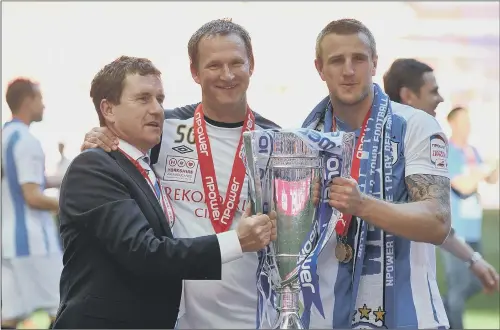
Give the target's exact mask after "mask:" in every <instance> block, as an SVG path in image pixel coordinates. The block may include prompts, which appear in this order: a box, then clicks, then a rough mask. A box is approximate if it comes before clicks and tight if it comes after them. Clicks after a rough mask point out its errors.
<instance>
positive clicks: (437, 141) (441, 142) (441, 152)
mask: <svg viewBox="0 0 500 330" xmlns="http://www.w3.org/2000/svg"><path fill="white" fill-rule="evenodd" d="M430 158H431V163H432V164H433V165H434V167H436V168H439V169H446V168H448V144H447V143H446V140H445V139H444V138H443V137H442V136H441V135H439V134H434V135H432V136H431V137H430Z"/></svg>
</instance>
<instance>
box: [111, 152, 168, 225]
mask: <svg viewBox="0 0 500 330" xmlns="http://www.w3.org/2000/svg"><path fill="white" fill-rule="evenodd" d="M118 150H119V151H120V152H121V153H122V154H124V155H125V157H127V158H128V160H130V161H131V162H132V164H134V166H135V167H136V168H137V170H138V171H139V172H140V173H141V174H142V176H143V177H144V179H146V181H147V182H148V183H149V185H150V186H151V188H152V189H153V191H154V193H155V196H156V198H157V199H158V202H160V203H161V206H162V209H163V211H164V212H166V214H165V215H166V217H167V221H168V224H169V226H170V228H172V226H173V225H174V222H175V213H174V208H173V207H172V204H171V203H170V200H169V199H168V198H167V197H166V196H165V195H164V194H163V193H162V190H161V188H160V183H159V182H158V180H156V183H157V184H158V191H157V190H156V188H155V185H154V184H153V182H152V181H151V178H150V177H149V175H148V173H147V172H146V170H145V169H144V167H142V166H141V164H139V162H138V161H137V160H135V159H133V158H132V157H130V156H129V155H128V154H127V153H126V152H125V151H123V150H122V149H120V148H118ZM158 194H159V195H158Z"/></svg>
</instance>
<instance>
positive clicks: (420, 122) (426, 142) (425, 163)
mask: <svg viewBox="0 0 500 330" xmlns="http://www.w3.org/2000/svg"><path fill="white" fill-rule="evenodd" d="M404 143H405V151H404V155H405V159H406V162H405V176H410V175H413V174H433V175H439V176H444V177H449V173H448V147H449V146H448V139H447V137H446V135H445V134H444V133H443V130H442V129H441V127H440V126H439V123H438V122H437V121H436V119H435V118H434V117H432V116H430V115H428V114H427V113H425V112H423V111H420V110H416V113H415V114H414V115H413V116H412V117H411V118H410V119H409V120H408V125H407V128H406V135H405V139H404Z"/></svg>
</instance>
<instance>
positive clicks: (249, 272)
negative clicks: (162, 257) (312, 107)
mask: <svg viewBox="0 0 500 330" xmlns="http://www.w3.org/2000/svg"><path fill="white" fill-rule="evenodd" d="M188 55H189V58H190V70H191V75H192V77H193V80H194V81H195V82H196V83H197V84H199V85H200V87H201V103H196V104H193V105H187V106H183V107H179V108H175V109H173V110H166V111H165V122H164V124H163V136H162V140H161V142H160V143H159V144H158V145H156V146H155V147H153V148H152V150H151V153H150V156H151V164H152V168H153V171H154V173H155V175H156V176H157V177H158V178H159V179H160V180H161V181H162V185H163V189H164V190H165V193H166V194H167V195H168V196H169V197H170V198H171V200H172V204H173V208H174V210H175V212H176V214H177V221H176V222H175V225H174V226H173V233H174V236H175V237H199V236H204V235H210V234H214V233H218V232H226V231H227V230H231V229H233V228H235V226H237V225H238V223H240V220H239V219H240V217H241V215H242V214H243V211H244V209H245V208H246V207H247V206H248V202H247V198H248V190H247V189H248V187H247V182H246V181H247V178H246V175H245V168H244V165H243V163H242V161H241V158H240V157H238V156H239V154H240V149H241V147H242V144H241V136H242V134H243V132H245V131H247V130H252V129H267V128H278V126H277V125H276V124H274V123H273V122H271V121H269V120H267V119H266V118H263V117H262V116H260V115H259V114H258V113H257V112H254V111H253V110H252V109H251V108H250V106H249V104H248V103H247V89H248V86H249V83H250V79H251V76H252V74H253V70H254V56H253V49H252V43H251V38H250V35H249V34H248V32H247V31H246V30H245V29H244V28H243V27H242V26H240V25H238V24H236V23H233V22H231V21H230V20H229V19H218V20H214V21H210V22H208V23H206V24H204V25H203V26H201V27H200V28H199V29H198V30H197V31H196V32H195V33H194V34H193V35H192V36H191V38H190V40H189V42H188ZM204 141H206V143H204ZM96 147H101V148H103V149H104V150H107V151H110V150H114V149H116V148H117V147H118V143H117V139H116V136H115V135H114V134H113V133H112V132H111V131H110V130H108V129H105V128H94V129H92V130H91V131H90V132H89V133H87V134H86V137H85V141H84V144H83V146H82V148H83V149H87V148H96ZM205 148H208V152H207V149H205ZM209 176H211V177H212V178H215V182H217V184H216V185H215V194H214V197H212V199H211V198H210V197H209V194H208V192H209V191H208V190H207V189H208V188H207V186H208V185H207V182H208V181H207V180H211V178H208V177H209ZM228 182H236V183H238V185H237V186H236V187H238V189H236V191H235V192H234V197H235V199H234V202H233V203H228V201H230V199H229V198H228V196H230V195H231V194H230V190H229V187H228ZM233 189H234V188H233ZM211 195H212V194H210V196H211ZM215 195H216V197H215ZM211 205H218V208H217V209H218V210H221V211H220V212H227V213H228V214H229V217H228V218H227V220H226V224H227V225H222V222H221V221H219V220H220V219H219V216H218V215H217V213H218V211H217V209H215V208H212V207H211ZM222 210H224V211H222ZM257 266H258V257H257V253H245V255H244V256H243V258H241V259H239V260H236V261H233V262H231V263H228V264H224V265H223V267H222V280H221V281H189V280H188V281H184V300H183V302H184V303H185V308H184V307H183V306H182V305H181V308H180V311H179V321H178V324H177V328H181V329H200V328H204V329H207V328H209V329H216V328H219V329H220V328H224V329H229V328H233V329H234V328H237V329H238V328H239V329H255V325H256V306H257V286H256V270H257Z"/></svg>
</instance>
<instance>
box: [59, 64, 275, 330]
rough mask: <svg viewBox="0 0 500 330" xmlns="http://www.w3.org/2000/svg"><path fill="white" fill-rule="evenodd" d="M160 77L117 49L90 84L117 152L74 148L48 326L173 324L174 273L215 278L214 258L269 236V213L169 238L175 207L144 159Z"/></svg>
mask: <svg viewBox="0 0 500 330" xmlns="http://www.w3.org/2000/svg"><path fill="white" fill-rule="evenodd" d="M160 75H161V73H160V72H159V71H158V69H156V68H155V67H154V65H153V64H152V63H151V62H150V61H149V60H146V59H140V58H131V57H124V56H122V57H120V58H119V59H117V60H115V61H114V62H112V63H110V64H108V65H106V66H105V67H104V68H103V69H102V70H101V71H100V72H99V73H98V74H97V75H96V76H95V78H94V80H93V81H92V87H91V91H90V94H91V97H92V99H93V102H94V105H95V108H96V110H97V113H98V116H99V119H100V122H101V125H102V126H103V125H105V126H107V127H108V128H109V129H110V130H112V131H113V133H114V134H115V135H116V136H117V137H118V138H119V140H120V143H119V149H118V151H112V152H110V153H106V152H105V151H103V150H102V149H89V150H87V151H85V152H83V153H81V154H80V155H79V156H78V157H76V158H75V159H74V161H73V162H72V164H71V165H70V167H69V169H68V171H67V173H66V177H65V179H64V181H63V184H62V186H61V193H60V213H59V214H60V219H61V237H62V240H63V244H64V270H63V272H62V275H61V285H60V293H61V303H60V307H59V311H58V313H57V318H56V321H55V322H54V328H61V329H62V328H64V329H69V328H83V329H85V328H86V329H89V328H104V329H110V328H135V329H144V328H156V329H160V328H173V327H174V326H175V322H176V319H177V314H178V311H179V304H180V298H181V292H182V280H183V279H189V280H196V279H199V280H207V279H211V280H220V279H221V265H222V263H225V262H230V261H232V260H235V259H238V258H241V257H242V254H243V252H254V251H258V250H260V249H262V248H263V247H265V246H266V245H267V244H268V243H269V242H270V240H272V239H275V236H276V229H275V223H274V221H275V214H271V215H270V217H271V218H272V219H271V218H270V217H269V216H267V215H258V216H250V213H249V211H248V212H246V214H245V215H244V216H243V218H242V219H241V220H240V222H239V225H238V227H237V229H236V230H230V231H226V232H223V233H219V234H217V235H209V236H202V237H197V238H193V239H175V238H173V236H172V233H171V230H170V226H171V225H172V224H173V222H174V221H175V214H174V210H173V209H172V207H171V205H170V201H169V200H168V199H167V198H166V195H165V194H163V193H162V192H161V189H160V188H159V185H158V181H157V180H156V177H155V175H154V173H153V171H152V170H151V169H150V167H149V164H148V150H149V149H151V148H152V147H153V146H154V145H156V144H157V143H158V142H159V139H160V135H161V132H162V125H163V120H164V118H163V116H164V113H163V108H162V102H163V99H164V93H163V87H162V82H161V79H160ZM193 221H195V219H193Z"/></svg>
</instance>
